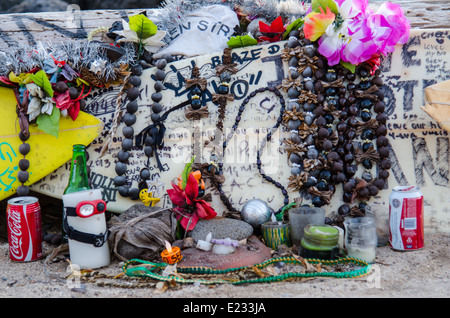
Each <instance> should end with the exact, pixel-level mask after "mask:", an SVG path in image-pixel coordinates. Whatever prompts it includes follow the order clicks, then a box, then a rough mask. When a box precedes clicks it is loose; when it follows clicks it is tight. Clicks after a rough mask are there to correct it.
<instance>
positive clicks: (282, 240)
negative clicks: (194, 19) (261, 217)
mask: <svg viewBox="0 0 450 318" xmlns="http://www.w3.org/2000/svg"><path fill="white" fill-rule="evenodd" d="M261 233H262V236H263V238H264V241H265V242H266V245H267V246H268V247H270V248H271V249H274V250H276V249H277V248H278V245H282V244H284V245H286V246H287V247H291V246H292V242H291V227H290V225H289V223H285V222H281V221H279V222H265V223H263V224H261Z"/></svg>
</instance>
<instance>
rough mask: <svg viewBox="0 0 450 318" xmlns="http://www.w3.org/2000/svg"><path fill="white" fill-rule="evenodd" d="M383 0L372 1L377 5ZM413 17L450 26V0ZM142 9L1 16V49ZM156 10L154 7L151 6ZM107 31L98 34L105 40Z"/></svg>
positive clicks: (66, 34)
mask: <svg viewBox="0 0 450 318" xmlns="http://www.w3.org/2000/svg"><path fill="white" fill-rule="evenodd" d="M380 3H382V2H381V1H380V2H371V6H372V7H374V8H375V7H377V6H378V5H379V4H380ZM399 3H400V4H401V6H402V8H403V9H404V11H405V15H406V16H407V17H408V18H409V19H410V22H411V27H412V28H419V29H438V28H441V29H448V28H450V20H449V19H448V17H449V12H450V2H449V1H447V0H413V1H402V2H399ZM143 10H144V9H140V10H89V11H79V10H70V7H69V9H68V11H66V12H45V13H22V14H4V15H0V51H1V50H7V49H8V47H17V46H20V45H35V44H36V43H37V42H39V41H43V42H56V41H58V40H62V41H64V40H68V39H87V37H88V35H89V33H90V32H92V31H94V30H96V29H97V28H101V27H106V28H109V27H111V25H112V24H113V23H114V22H115V21H118V20H120V19H122V18H125V17H127V16H130V15H134V14H137V13H140V12H142V11H143ZM150 10H154V9H150ZM104 36H105V34H104V33H98V34H97V35H96V36H94V39H95V40H101V39H102V37H104Z"/></svg>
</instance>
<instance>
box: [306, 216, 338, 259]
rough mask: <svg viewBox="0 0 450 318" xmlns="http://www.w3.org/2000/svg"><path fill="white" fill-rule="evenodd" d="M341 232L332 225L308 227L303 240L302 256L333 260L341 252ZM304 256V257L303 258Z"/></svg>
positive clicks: (311, 225)
mask: <svg viewBox="0 0 450 318" xmlns="http://www.w3.org/2000/svg"><path fill="white" fill-rule="evenodd" d="M338 242H339V231H338V230H337V229H336V228H334V227H332V226H330V225H314V224H310V225H307V226H306V227H305V229H304V235H303V238H302V240H301V243H300V244H301V254H303V255H305V256H306V257H312V258H323V259H331V258H333V257H334V255H335V254H336V250H337V251H339V244H338ZM303 255H302V256H303ZM305 256H304V257H305Z"/></svg>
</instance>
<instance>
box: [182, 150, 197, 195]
mask: <svg viewBox="0 0 450 318" xmlns="http://www.w3.org/2000/svg"><path fill="white" fill-rule="evenodd" d="M194 159H195V156H194V157H192V159H191V161H190V162H188V163H187V164H186V165H185V166H184V170H183V173H182V174H181V177H182V178H183V181H182V182H181V189H182V190H184V188H185V187H186V183H187V180H188V177H189V174H190V173H191V171H192V168H191V166H192V164H193V163H194Z"/></svg>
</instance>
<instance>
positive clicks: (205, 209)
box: [167, 173, 217, 231]
mask: <svg viewBox="0 0 450 318" xmlns="http://www.w3.org/2000/svg"><path fill="white" fill-rule="evenodd" d="M172 187H173V189H169V190H167V194H168V195H169V197H170V200H171V201H172V203H173V204H174V205H175V207H174V209H173V210H174V211H175V212H176V218H177V220H179V219H180V218H181V221H180V224H181V226H182V227H183V228H184V229H185V230H186V231H192V230H193V229H194V227H195V225H196V224H197V222H198V220H199V219H205V220H209V219H213V218H215V217H216V215H217V213H216V211H214V209H213V208H212V207H211V205H210V204H209V203H207V202H206V201H205V200H200V199H198V198H197V197H198V181H197V179H195V177H194V175H193V174H192V173H191V174H189V177H188V180H187V182H186V187H185V189H184V190H182V189H181V188H180V187H178V186H177V185H176V184H174V183H173V182H172ZM189 222H190V224H189ZM188 226H189V227H188Z"/></svg>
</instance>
